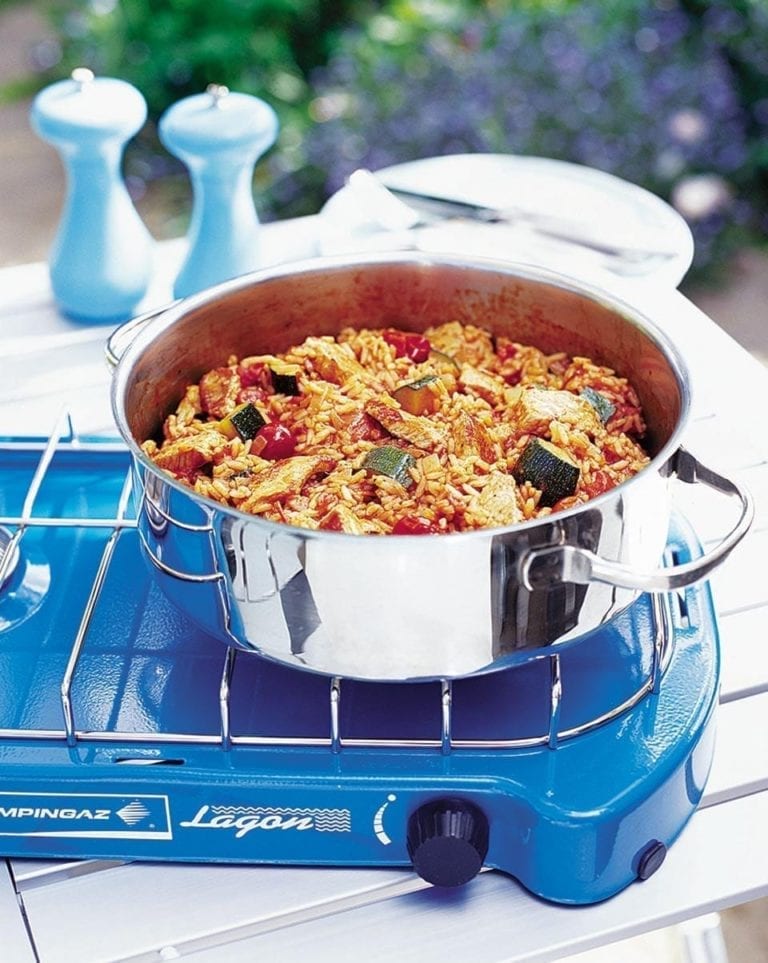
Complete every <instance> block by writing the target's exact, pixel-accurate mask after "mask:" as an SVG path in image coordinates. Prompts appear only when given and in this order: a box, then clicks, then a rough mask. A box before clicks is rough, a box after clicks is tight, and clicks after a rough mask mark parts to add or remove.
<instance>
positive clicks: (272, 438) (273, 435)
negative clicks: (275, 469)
mask: <svg viewBox="0 0 768 963" xmlns="http://www.w3.org/2000/svg"><path fill="white" fill-rule="evenodd" d="M296 444H297V441H296V436H295V435H294V434H293V432H292V431H291V430H290V428H286V427H285V425H281V424H279V423H278V422H276V421H270V422H269V424H266V425H264V427H263V428H262V429H261V430H260V431H259V432H258V433H257V435H256V437H255V438H254V440H253V444H252V445H251V452H252V453H253V454H254V455H258V456H259V457H260V458H267V459H268V460H269V461H278V460H279V459H280V458H290V456H291V455H292V454H293V453H294V451H295V450H296Z"/></svg>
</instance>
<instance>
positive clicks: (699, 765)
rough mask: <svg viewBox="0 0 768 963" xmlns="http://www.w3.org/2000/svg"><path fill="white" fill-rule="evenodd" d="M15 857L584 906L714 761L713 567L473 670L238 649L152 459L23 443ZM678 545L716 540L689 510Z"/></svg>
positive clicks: (696, 789) (668, 827) (679, 553)
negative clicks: (155, 479) (372, 876)
mask: <svg viewBox="0 0 768 963" xmlns="http://www.w3.org/2000/svg"><path fill="white" fill-rule="evenodd" d="M0 448H2V458H1V459H0V526H2V528H1V529H0V536H1V540H0V556H1V557H2V561H1V562H0V585H1V586H2V591H0V678H1V679H2V685H1V686H0V854H2V855H3V856H13V857H45V858H51V857H62V858H66V859H72V858H81V857H82V858H108V859H128V860H134V859H137V860H187V861H216V862H241V863H281V864H295V865H297V866H298V865H306V864H315V865H344V866H357V865H365V866H373V865H378V866H390V867H391V866H413V867H414V868H415V869H416V871H417V872H418V873H419V875H421V876H422V877H423V878H424V879H426V880H428V881H429V882H432V883H435V884H437V885H448V886H450V885H457V884H461V883H464V882H466V881H467V880H469V879H470V878H471V877H472V876H474V875H475V873H477V872H478V870H479V869H480V867H481V866H486V867H492V868H495V869H498V870H501V871H502V872H505V873H508V874H510V875H512V876H514V877H515V878H516V879H518V880H519V881H520V883H522V885H523V886H525V887H527V888H528V889H529V890H531V891H532V892H534V893H536V894H538V895H539V896H542V897H544V898H546V899H548V900H553V901H557V902H562V903H591V902H595V901H597V900H601V899H604V898H606V897H608V896H611V895H612V894H614V893H616V892H618V891H619V890H621V889H622V888H624V887H625V886H627V885H628V884H629V883H631V882H632V881H633V880H636V879H638V878H640V879H645V878H647V877H648V876H649V875H651V873H653V872H654V871H655V870H656V869H657V868H658V867H659V866H660V865H661V863H662V861H663V858H664V854H665V852H666V847H668V846H669V845H670V844H671V843H672V842H673V841H674V839H675V838H676V836H677V835H678V833H679V832H680V830H681V829H682V827H683V826H684V825H685V823H686V821H687V820H688V818H689V817H690V816H691V814H692V813H693V811H694V809H695V808H696V806H697V804H698V802H699V800H700V798H701V795H702V792H703V789H704V783H705V781H706V778H707V775H708V772H709V768H710V762H711V758H712V750H713V740H714V726H713V710H714V707H715V703H716V700H717V687H718V671H719V658H718V641H717V631H716V625H715V616H714V611H713V608H712V603H711V599H710V595H709V590H708V588H707V587H701V586H700V587H694V588H689V589H686V590H685V592H684V593H681V594H677V593H674V594H671V595H669V596H653V597H651V596H644V597H641V598H639V599H638V601H637V602H636V603H634V604H633V605H632V606H631V607H630V608H629V609H628V610H626V611H625V612H624V613H623V614H622V615H621V616H620V617H618V618H617V619H615V620H614V621H613V622H611V623H610V624H608V625H606V626H605V627H603V628H602V629H601V630H600V631H598V632H596V633H594V634H593V635H592V636H590V637H589V638H587V639H585V640H584V641H583V642H580V643H578V644H576V645H572V646H570V647H566V648H564V649H563V651H562V653H561V654H560V655H557V656H548V657H545V658H541V659H538V660H536V661H533V662H529V663H526V664H524V665H522V666H519V667H516V668H511V669H506V670H504V671H500V672H496V673H491V674H488V675H483V676H477V677H472V678H467V679H462V680H459V681H454V682H453V683H450V682H447V681H446V682H443V683H440V682H418V683H404V684H394V683H381V684H379V683H371V682H356V681H349V680H339V679H328V678H324V677H321V676H318V675H313V674H309V673H304V672H301V671H298V670H296V669H290V668H286V667H284V666H280V665H277V664H274V663H270V662H267V661H264V660H262V659H261V658H259V657H258V656H256V655H252V654H249V653H245V652H238V653H236V652H235V651H234V650H228V649H227V648H226V647H225V646H223V645H222V644H221V643H220V642H219V641H217V640H213V639H211V638H210V637H208V636H206V635H204V634H203V633H202V632H201V631H200V630H199V629H197V628H195V626H194V625H193V624H192V623H191V622H190V621H188V620H187V618H186V617H185V616H184V615H183V614H182V613H181V612H179V611H177V610H176V609H175V608H174V607H173V606H172V605H171V604H170V603H169V602H168V601H167V600H166V599H165V597H164V595H163V594H162V592H161V591H160V589H159V588H158V586H157V585H156V584H155V583H154V580H153V577H152V575H151V573H150V571H149V569H148V567H147V566H146V565H145V564H144V562H143V561H142V559H141V558H140V555H139V548H138V543H137V537H138V536H137V531H136V527H135V520H134V518H133V517H132V515H131V508H130V481H129V479H130V472H129V467H130V465H129V462H130V459H129V455H128V453H127V451H126V450H125V449H124V448H123V447H122V446H121V445H117V444H105V443H88V442H85V441H83V440H79V439H77V438H71V437H70V438H68V439H63V440H59V439H53V440H50V441H49V442H48V443H45V442H25V441H22V440H10V441H6V442H4V443H2V445H0ZM669 550H670V552H672V553H674V555H675V556H676V560H677V561H685V560H687V559H688V558H689V557H690V555H691V553H692V552H694V553H695V552H696V550H697V549H696V540H695V538H694V537H693V535H692V533H691V532H690V531H688V530H687V528H685V526H683V525H682V524H681V523H679V522H678V523H676V524H675V526H674V528H673V531H672V533H671V536H670V541H669Z"/></svg>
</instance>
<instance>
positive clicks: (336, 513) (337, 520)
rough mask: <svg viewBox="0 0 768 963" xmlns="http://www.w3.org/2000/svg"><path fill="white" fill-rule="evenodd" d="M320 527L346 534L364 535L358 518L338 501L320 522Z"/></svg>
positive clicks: (363, 529)
mask: <svg viewBox="0 0 768 963" xmlns="http://www.w3.org/2000/svg"><path fill="white" fill-rule="evenodd" d="M320 528H324V529H326V530H327V531H330V532H346V533H347V534H348V535H365V528H364V527H363V524H362V522H361V521H360V519H359V518H358V517H357V515H355V513H354V512H353V511H351V510H350V509H349V508H347V506H346V505H342V504H341V503H339V504H338V505H334V507H333V508H332V509H331V510H330V511H329V512H328V514H327V515H326V516H325V518H324V519H323V520H322V521H321V522H320Z"/></svg>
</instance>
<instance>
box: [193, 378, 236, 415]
mask: <svg viewBox="0 0 768 963" xmlns="http://www.w3.org/2000/svg"><path fill="white" fill-rule="evenodd" d="M241 388H242V384H241V383H240V378H239V377H238V374H237V372H236V371H233V370H232V368H214V369H213V371H209V372H207V374H204V375H203V377H202V378H201V379H200V404H201V405H202V407H203V411H207V412H208V414H209V415H212V416H213V417H214V418H224V417H226V415H228V414H229V412H230V411H232V409H233V408H234V407H235V405H236V404H237V396H238V393H239V391H240V389H241Z"/></svg>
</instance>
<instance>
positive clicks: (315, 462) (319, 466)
mask: <svg viewBox="0 0 768 963" xmlns="http://www.w3.org/2000/svg"><path fill="white" fill-rule="evenodd" d="M335 466H336V459H335V458H328V457H327V456H325V455H294V456H293V457H291V458H286V459H284V460H283V461H277V462H274V463H273V464H272V465H270V466H269V468H266V469H264V471H260V472H259V473H258V474H257V475H254V476H253V477H252V478H251V479H250V480H249V482H248V487H249V488H250V494H249V495H248V497H247V498H246V499H245V500H244V501H242V502H241V503H240V504H239V506H238V507H239V508H241V509H242V510H243V511H245V512H260V511H264V510H265V509H267V508H269V506H270V505H271V504H272V503H273V502H275V501H277V500H278V499H279V498H288V497H290V496H291V495H298V494H299V492H300V491H301V489H302V488H303V487H304V485H305V484H306V483H307V482H308V481H309V479H310V478H311V477H312V476H313V475H318V474H320V473H327V472H329V471H332V470H333V468H334V467H335Z"/></svg>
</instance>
